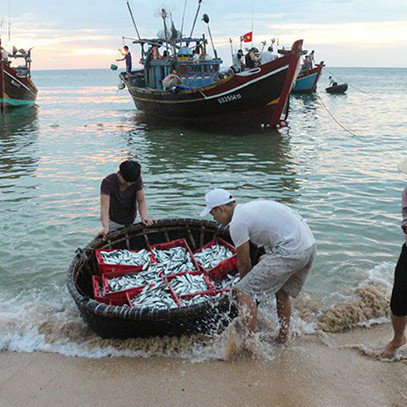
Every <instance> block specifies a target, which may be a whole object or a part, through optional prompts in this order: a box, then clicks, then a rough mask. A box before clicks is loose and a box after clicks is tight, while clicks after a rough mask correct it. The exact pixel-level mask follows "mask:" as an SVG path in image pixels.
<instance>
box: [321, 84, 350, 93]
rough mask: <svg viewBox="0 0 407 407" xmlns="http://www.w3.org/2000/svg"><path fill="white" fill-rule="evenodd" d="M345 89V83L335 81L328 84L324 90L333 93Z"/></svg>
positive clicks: (342, 91)
mask: <svg viewBox="0 0 407 407" xmlns="http://www.w3.org/2000/svg"><path fill="white" fill-rule="evenodd" d="M347 90H348V84H347V83H340V84H337V83H336V82H335V83H333V84H332V85H331V86H328V87H327V88H325V91H326V92H328V93H333V94H340V93H345V92H346V91H347Z"/></svg>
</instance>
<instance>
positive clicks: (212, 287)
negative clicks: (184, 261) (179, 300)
mask: <svg viewBox="0 0 407 407" xmlns="http://www.w3.org/2000/svg"><path fill="white" fill-rule="evenodd" d="M185 274H192V275H203V278H204V280H205V282H206V285H207V287H208V289H207V290H203V291H202V292H206V291H213V290H216V287H215V284H214V283H213V282H212V280H211V279H210V277H208V276H207V275H206V274H205V273H203V272H202V271H182V272H181V273H176V274H172V275H170V276H167V277H165V278H166V280H167V281H168V284H169V285H170V287H171V281H172V280H173V279H174V278H176V277H179V276H183V275H185ZM198 292H201V291H198ZM174 294H175V293H174ZM195 294H196V293H191V294H189V295H195ZM182 295H188V293H185V294H180V296H182Z"/></svg>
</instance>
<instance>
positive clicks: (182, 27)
mask: <svg viewBox="0 0 407 407" xmlns="http://www.w3.org/2000/svg"><path fill="white" fill-rule="evenodd" d="M187 3H188V0H185V3H184V12H183V13H182V23H181V38H182V36H183V35H184V34H183V31H184V19H185V11H186V9H187Z"/></svg>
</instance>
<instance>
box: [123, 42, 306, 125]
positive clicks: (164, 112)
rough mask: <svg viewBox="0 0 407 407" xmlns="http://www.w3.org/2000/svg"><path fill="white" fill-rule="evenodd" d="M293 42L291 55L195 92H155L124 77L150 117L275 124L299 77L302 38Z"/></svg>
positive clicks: (190, 120) (131, 91)
mask: <svg viewBox="0 0 407 407" xmlns="http://www.w3.org/2000/svg"><path fill="white" fill-rule="evenodd" d="M294 45H295V47H294V46H293V52H292V53H290V54H289V55H286V56H284V57H282V58H279V59H277V60H275V61H271V62H269V63H267V64H264V65H261V66H259V67H256V68H253V69H251V70H248V71H244V72H241V73H238V74H235V75H233V76H231V77H227V78H226V79H224V80H221V81H219V82H218V83H217V84H215V85H211V86H207V87H203V88H198V89H194V90H180V91H178V92H176V93H172V92H168V91H155V90H151V89H147V88H141V87H137V86H133V85H132V84H131V82H130V80H126V78H125V77H124V76H122V78H123V80H124V82H125V84H126V86H127V88H128V90H129V93H130V95H131V96H132V98H133V100H134V103H135V105H136V107H137V108H138V109H139V110H142V111H144V112H145V114H147V115H151V116H155V117H159V118H162V119H163V120H166V121H172V120H174V121H177V122H180V121H181V122H184V123H193V124H201V125H210V124H214V125H217V126H223V125H225V126H232V125H235V126H242V125H243V126H251V125H252V126H258V125H260V124H265V125H267V124H269V125H270V126H272V127H275V126H276V125H277V124H278V123H279V122H280V118H281V115H282V113H283V112H284V108H285V106H286V103H287V100H288V97H289V94H290V91H291V89H292V87H293V84H294V81H295V79H296V72H297V68H298V64H299V58H300V51H301V46H302V41H297V42H296V43H295V44H294Z"/></svg>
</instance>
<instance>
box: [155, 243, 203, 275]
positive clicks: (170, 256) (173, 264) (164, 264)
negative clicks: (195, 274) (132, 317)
mask: <svg viewBox="0 0 407 407" xmlns="http://www.w3.org/2000/svg"><path fill="white" fill-rule="evenodd" d="M152 252H153V254H154V256H155V259H156V263H155V264H154V265H152V266H150V269H153V270H154V271H156V272H157V273H163V274H164V275H166V276H169V275H171V274H176V273H180V272H182V271H194V270H196V266H195V264H194V262H193V261H192V257H191V255H190V253H189V251H188V250H187V249H186V248H185V247H181V246H178V247H173V248H171V249H166V250H158V249H155V248H154V249H153V250H152Z"/></svg>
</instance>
